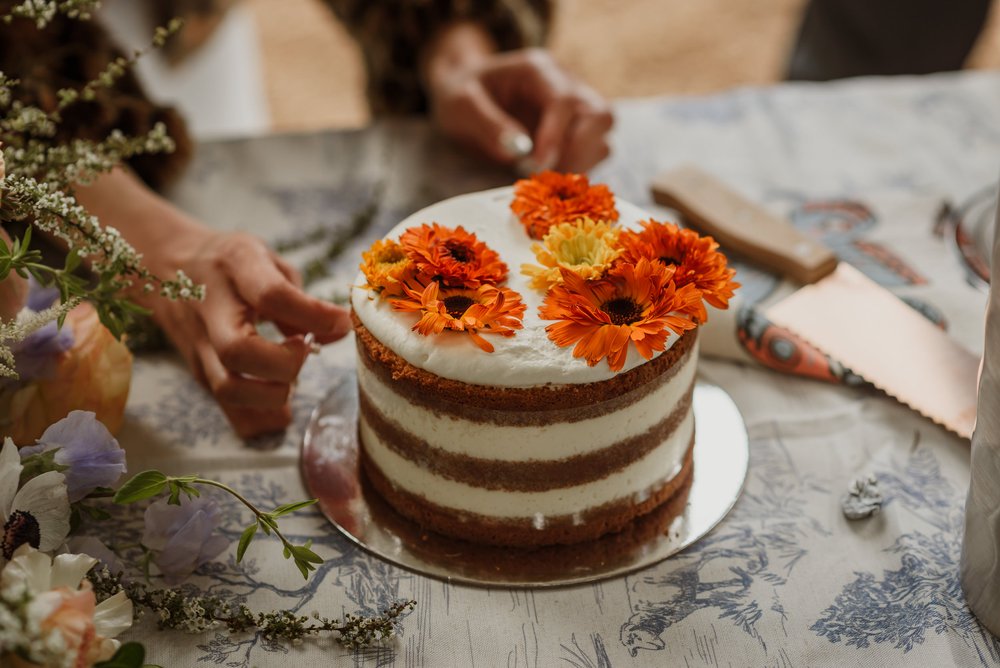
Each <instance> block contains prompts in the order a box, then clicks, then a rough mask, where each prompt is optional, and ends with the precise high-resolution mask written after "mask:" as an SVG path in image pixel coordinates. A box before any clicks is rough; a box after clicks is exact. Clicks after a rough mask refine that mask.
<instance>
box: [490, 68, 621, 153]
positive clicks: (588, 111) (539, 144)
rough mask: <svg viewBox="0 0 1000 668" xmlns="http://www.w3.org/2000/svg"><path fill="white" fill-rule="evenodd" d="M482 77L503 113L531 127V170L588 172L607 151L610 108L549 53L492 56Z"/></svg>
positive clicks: (611, 121)
mask: <svg viewBox="0 0 1000 668" xmlns="http://www.w3.org/2000/svg"><path fill="white" fill-rule="evenodd" d="M481 80H482V81H483V82H484V83H485V87H486V88H487V89H488V91H489V93H490V95H491V96H492V97H493V99H495V100H496V101H497V103H498V104H499V105H500V106H501V107H502V108H503V110H504V111H505V112H506V113H509V114H510V115H511V116H513V117H516V118H518V119H520V120H521V121H523V122H524V123H525V124H526V126H527V127H528V128H529V129H530V130H531V132H532V141H533V143H534V149H533V151H532V153H531V156H530V159H529V160H527V161H525V163H526V164H525V166H526V167H528V169H529V170H530V171H537V170H545V169H561V170H568V171H587V170H588V169H590V168H591V167H593V166H594V165H596V164H597V163H598V162H600V161H601V160H603V159H604V158H606V157H607V156H608V154H609V152H610V148H609V145H608V141H607V135H608V132H609V130H610V129H611V126H612V124H613V120H614V119H613V117H612V114H611V108H610V106H609V105H608V103H607V102H606V101H605V100H604V98H603V97H601V95H600V94H598V93H597V91H595V90H594V89H593V88H591V87H590V86H587V85H586V84H584V83H583V82H581V81H579V80H578V79H576V78H575V77H573V76H571V75H570V74H569V73H568V72H567V71H566V70H564V69H563V68H562V67H560V66H559V64H558V63H556V61H555V60H554V59H553V58H552V57H551V56H550V55H549V54H548V52H546V51H543V50H538V49H528V50H523V51H517V52H509V53H506V54H501V55H498V56H496V57H495V58H494V60H493V62H492V65H491V66H489V67H488V68H486V71H484V73H483V75H482V76H481Z"/></svg>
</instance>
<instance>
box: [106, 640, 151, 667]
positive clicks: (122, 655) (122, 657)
mask: <svg viewBox="0 0 1000 668" xmlns="http://www.w3.org/2000/svg"><path fill="white" fill-rule="evenodd" d="M145 660H146V648H145V647H143V646H142V645H140V644H139V643H137V642H127V643H125V644H124V645H122V646H121V647H119V648H118V651H117V652H115V654H114V656H112V657H111V658H110V659H108V660H107V661H101V662H100V663H95V664H94V668H144V666H145V663H144V662H145Z"/></svg>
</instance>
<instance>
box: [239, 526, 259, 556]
mask: <svg viewBox="0 0 1000 668" xmlns="http://www.w3.org/2000/svg"><path fill="white" fill-rule="evenodd" d="M256 533H257V523H256V522H254V523H253V524H251V525H250V526H248V527H247V528H246V529H244V530H243V533H242V534H240V544H239V545H238V546H237V547H236V563H240V562H241V561H243V555H244V554H246V551H247V548H248V547H250V541H252V540H253V537H254V534H256Z"/></svg>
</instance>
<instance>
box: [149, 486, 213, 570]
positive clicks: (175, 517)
mask: <svg viewBox="0 0 1000 668" xmlns="http://www.w3.org/2000/svg"><path fill="white" fill-rule="evenodd" d="M145 518H146V530H145V531H144V532H143V534H142V544H143V545H145V546H146V547H147V548H149V549H150V550H153V551H154V552H156V553H157V554H156V556H155V557H154V559H153V563H155V564H156V566H157V568H159V569H160V572H161V573H162V574H163V579H164V580H165V581H166V583H167V584H169V585H175V584H177V583H178V582H181V581H182V580H184V579H185V578H186V577H187V576H189V575H191V573H193V572H194V571H195V570H196V569H197V568H198V567H199V566H201V565H202V564H204V563H206V562H208V561H211V560H212V559H214V558H216V557H217V556H219V555H220V554H221V553H222V552H223V551H224V550H225V549H226V548H227V547H228V546H229V540H227V539H226V538H225V537H224V536H219V535H216V534H215V531H216V529H218V528H219V523H220V522H221V520H222V518H221V513H220V511H219V506H218V505H217V504H216V503H215V501H213V500H212V499H208V498H205V497H197V498H195V499H185V500H184V501H182V502H181V505H179V506H171V505H169V504H167V500H166V499H160V500H159V501H156V502H154V503H151V504H150V505H149V507H148V508H146V515H145Z"/></svg>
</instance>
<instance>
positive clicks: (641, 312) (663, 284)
mask: <svg viewBox="0 0 1000 668" xmlns="http://www.w3.org/2000/svg"><path fill="white" fill-rule="evenodd" d="M561 271H562V273H563V282H562V283H561V284H560V285H556V286H553V287H552V289H550V290H549V292H548V294H547V295H546V296H545V301H544V302H543V303H542V306H541V308H540V309H539V315H541V317H542V318H543V319H544V320H558V321H559V322H556V323H553V324H551V325H549V326H547V327H546V328H545V331H547V332H548V334H549V339H551V340H552V341H553V342H554V343H555V344H556V345H558V346H563V347H565V346H570V345H573V344H576V346H575V347H574V348H573V356H574V357H583V358H585V359H586V360H587V364H588V365H590V366H594V365H596V364H597V363H598V362H600V361H601V360H602V359H604V358H607V360H608V366H609V367H610V368H611V370H612V371H620V370H621V368H622V367H623V366H624V365H625V357H626V355H627V354H628V347H629V342H632V343H634V344H635V347H636V350H638V351H639V354H640V355H642V356H643V357H644V358H646V359H652V357H653V353H654V352H660V351H662V350H663V349H664V347H665V345H666V341H667V334H668V330H673V331H674V332H676V333H677V334H682V333H683V332H686V331H687V330H689V329H694V328H695V327H696V325H695V323H694V321H693V315H694V313H695V311H696V310H697V308H698V307H700V305H701V293H700V292H699V291H698V289H697V288H696V287H694V286H693V285H686V286H684V287H682V288H678V287H676V286H675V285H674V282H673V281H672V280H671V278H670V277H671V275H672V272H671V270H670V269H669V268H668V267H666V266H664V265H662V264H660V263H658V262H650V261H649V260H646V259H641V260H639V262H638V263H637V264H636V265H635V266H632V265H623V266H621V268H620V272H619V273H618V274H616V275H612V276H608V277H607V278H602V279H599V280H596V281H587V280H585V279H584V278H583V277H581V276H580V275H579V274H577V273H575V272H573V271H570V270H568V269H562V270H561Z"/></svg>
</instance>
